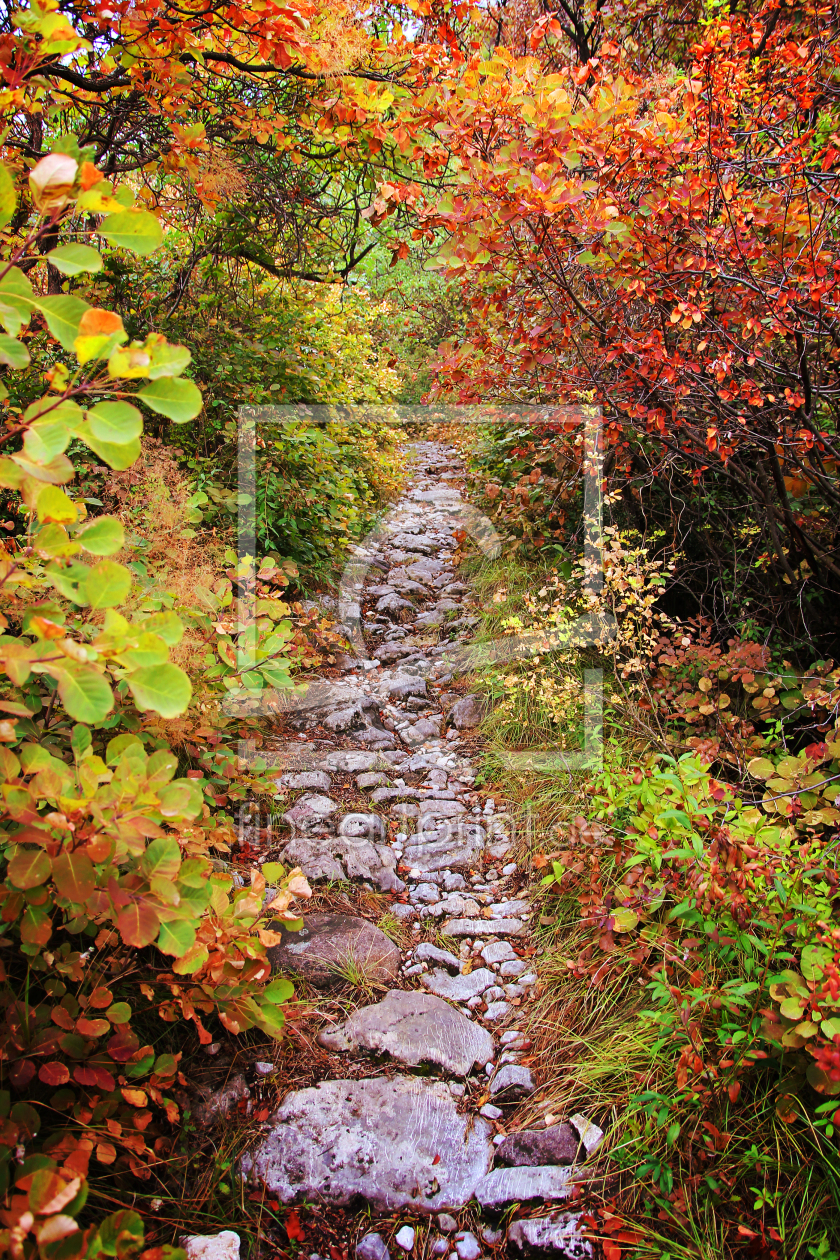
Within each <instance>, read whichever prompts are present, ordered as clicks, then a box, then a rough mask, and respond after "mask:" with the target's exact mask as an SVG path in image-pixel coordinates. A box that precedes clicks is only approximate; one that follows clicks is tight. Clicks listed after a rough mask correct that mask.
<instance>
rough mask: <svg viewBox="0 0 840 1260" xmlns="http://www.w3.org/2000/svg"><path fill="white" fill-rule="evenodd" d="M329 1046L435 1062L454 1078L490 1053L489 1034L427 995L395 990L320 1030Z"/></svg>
mask: <svg viewBox="0 0 840 1260" xmlns="http://www.w3.org/2000/svg"><path fill="white" fill-rule="evenodd" d="M318 1041H319V1043H320V1045H322V1046H326V1048H327V1049H328V1050H356V1049H364V1050H372V1051H374V1053H377V1054H390V1055H391V1057H392V1058H394V1059H399V1061H400V1062H401V1063H407V1064H408V1065H409V1066H410V1067H417V1066H418V1065H419V1064H421V1063H436V1064H438V1065H439V1066H440V1067H442V1068H443V1069H444V1071H447V1072H451V1073H452V1074H453V1075H454V1076H466V1075H467V1073H468V1072H470V1071H471V1070H472V1067H473V1065H474V1064H476V1063H477V1064H478V1065H479V1066H480V1067H484V1065H485V1063H488V1062H489V1061H490V1059H492V1057H493V1038H492V1037H491V1035H490V1033H489V1032H487V1030H486V1029H484V1028H480V1027H479V1026H478V1025H477V1024H473V1023H471V1021H470V1020H468V1019H467V1018H466V1017H465V1016H464V1015H462V1014H461V1012H460V1011H458V1010H456V1009H455V1007H454V1006H450V1005H449V1004H448V1003H447V1002H444V1001H442V1000H441V999H440V998H438V997H434V996H433V995H432V994H431V993H418V992H416V991H411V990H408V991H406V990H403V989H394V990H392V991H391V992H390V993H389V994H387V996H386V997H385V998H383V1000H382V1001H381V1002H378V1003H377V1004H376V1005H375V1006H366V1007H364V1008H363V1009H362V1010H360V1011H356V1012H355V1013H354V1014H353V1015H351V1016H350V1018H349V1019H348V1020H347V1022H346V1023H345V1024H342V1025H341V1026H340V1027H339V1028H334V1029H330V1030H329V1031H327V1032H322V1033H321V1034H320V1036H319V1037H318Z"/></svg>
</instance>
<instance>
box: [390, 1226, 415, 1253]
mask: <svg viewBox="0 0 840 1260" xmlns="http://www.w3.org/2000/svg"><path fill="white" fill-rule="evenodd" d="M414 1232H415V1231H414V1229H413V1228H412V1226H411V1225H403V1227H402V1229H398V1230H397V1232H396V1234H394V1242H395V1243H396V1244H397V1246H398V1247H399V1248H400V1250H401V1251H413V1250H414Z"/></svg>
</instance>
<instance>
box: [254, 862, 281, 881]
mask: <svg viewBox="0 0 840 1260" xmlns="http://www.w3.org/2000/svg"><path fill="white" fill-rule="evenodd" d="M260 869H261V870H262V873H263V875H264V876H265V877H266V879H267V880H268V882H269V884H273V883H275V881H276V880H278V879H282V878H283V876H284V875H285V874H286V868H285V866H283V865H282V863H280V862H264V863H263V865H262V867H261V868H260Z"/></svg>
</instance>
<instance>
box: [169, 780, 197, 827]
mask: <svg viewBox="0 0 840 1260" xmlns="http://www.w3.org/2000/svg"><path fill="white" fill-rule="evenodd" d="M158 801H159V802H160V806H159V808H160V812H161V814H162V815H163V817H164V818H197V817H199V815H200V814H201V813H202V810H203V809H204V795H203V793H202V790H201V788H200V787H199V785H198V783H197V782H196V780H195V779H175V781H174V782H173V783H167V784H166V785H165V787H162V788H160V789H159V791H158Z"/></svg>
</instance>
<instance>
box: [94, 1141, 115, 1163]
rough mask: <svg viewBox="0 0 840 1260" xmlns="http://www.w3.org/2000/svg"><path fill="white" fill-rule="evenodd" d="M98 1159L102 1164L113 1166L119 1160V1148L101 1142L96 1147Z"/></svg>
mask: <svg viewBox="0 0 840 1260" xmlns="http://www.w3.org/2000/svg"><path fill="white" fill-rule="evenodd" d="M96 1158H97V1159H98V1160H99V1162H100V1164H113V1162H114V1160H115V1159H116V1158H117V1148H116V1147H115V1146H112V1145H111V1143H110V1142H100V1143H99V1144H98V1145H97V1147H96Z"/></svg>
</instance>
